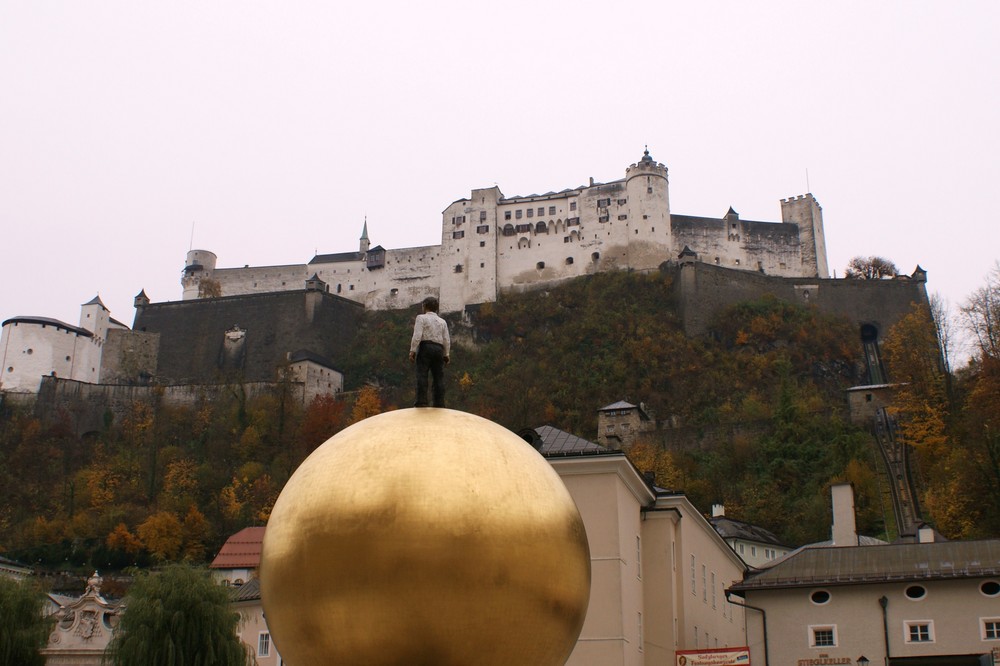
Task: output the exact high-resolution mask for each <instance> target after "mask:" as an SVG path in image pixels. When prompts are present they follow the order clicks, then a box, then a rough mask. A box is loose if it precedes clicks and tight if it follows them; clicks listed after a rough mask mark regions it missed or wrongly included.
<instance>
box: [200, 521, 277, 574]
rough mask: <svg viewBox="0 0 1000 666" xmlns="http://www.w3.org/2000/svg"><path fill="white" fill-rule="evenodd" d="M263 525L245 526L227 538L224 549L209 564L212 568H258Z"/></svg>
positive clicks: (262, 540) (262, 539)
mask: <svg viewBox="0 0 1000 666" xmlns="http://www.w3.org/2000/svg"><path fill="white" fill-rule="evenodd" d="M263 542H264V528H263V527H245V528H243V529H242V530H240V531H239V532H237V533H236V534H234V535H233V536H231V537H229V538H228V539H226V543H225V545H223V546H222V550H220V551H219V554H218V555H216V556H215V559H214V560H212V563H211V564H210V565H209V567H210V568H212V569H256V568H257V567H259V566H260V549H261V545H262V544H263Z"/></svg>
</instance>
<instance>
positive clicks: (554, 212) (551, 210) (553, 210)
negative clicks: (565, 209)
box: [549, 206, 556, 215]
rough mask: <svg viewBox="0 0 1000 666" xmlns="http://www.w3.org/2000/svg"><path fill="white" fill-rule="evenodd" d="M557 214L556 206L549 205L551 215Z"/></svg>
mask: <svg viewBox="0 0 1000 666" xmlns="http://www.w3.org/2000/svg"><path fill="white" fill-rule="evenodd" d="M555 214H556V207H555V206H549V215H555Z"/></svg>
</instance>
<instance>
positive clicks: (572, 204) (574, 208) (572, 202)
mask: <svg viewBox="0 0 1000 666" xmlns="http://www.w3.org/2000/svg"><path fill="white" fill-rule="evenodd" d="M569 209H570V210H576V202H575V201H570V202H569Z"/></svg>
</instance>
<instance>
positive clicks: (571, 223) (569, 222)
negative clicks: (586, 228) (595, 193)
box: [566, 217, 580, 227]
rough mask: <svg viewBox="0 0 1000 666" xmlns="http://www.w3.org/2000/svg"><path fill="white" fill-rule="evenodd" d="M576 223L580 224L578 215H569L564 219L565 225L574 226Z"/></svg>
mask: <svg viewBox="0 0 1000 666" xmlns="http://www.w3.org/2000/svg"><path fill="white" fill-rule="evenodd" d="M578 224H580V218H578V217H571V218H569V219H568V220H566V226H567V227H575V226H576V225H578Z"/></svg>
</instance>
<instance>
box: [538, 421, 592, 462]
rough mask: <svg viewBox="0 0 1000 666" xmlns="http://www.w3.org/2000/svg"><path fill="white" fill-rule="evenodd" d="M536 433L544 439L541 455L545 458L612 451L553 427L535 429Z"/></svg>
mask: <svg viewBox="0 0 1000 666" xmlns="http://www.w3.org/2000/svg"><path fill="white" fill-rule="evenodd" d="M535 432H537V433H538V436H539V437H541V438H542V448H541V453H542V455H543V456H547V455H561V454H566V453H599V452H603V451H609V450H610V449H607V448H605V447H603V446H601V445H600V444H594V443H593V442H591V441H588V440H586V439H584V438H582V437H577V436H576V435H571V434H569V433H568V432H564V431H562V430H559V429H558V428H553V427H552V426H547V425H545V426H542V427H541V428H535Z"/></svg>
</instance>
